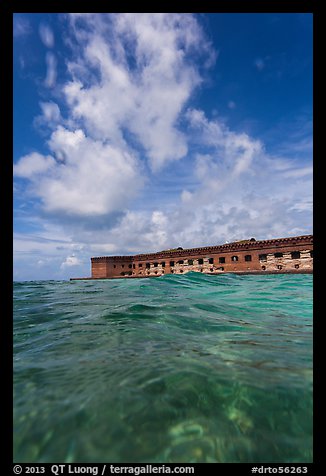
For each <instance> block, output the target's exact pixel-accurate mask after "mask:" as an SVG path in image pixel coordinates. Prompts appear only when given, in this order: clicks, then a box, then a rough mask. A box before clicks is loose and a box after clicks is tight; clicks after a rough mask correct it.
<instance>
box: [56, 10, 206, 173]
mask: <svg viewBox="0 0 326 476" xmlns="http://www.w3.org/2000/svg"><path fill="white" fill-rule="evenodd" d="M71 23H72V25H73V28H74V30H75V33H76V35H77V37H78V38H79V39H80V43H81V45H82V46H83V47H82V49H81V52H80V56H79V57H78V59H77V60H76V61H72V62H70V63H69V68H70V71H71V72H72V75H73V76H74V80H73V81H71V82H70V83H69V84H67V85H66V87H65V88H64V91H65V94H66V98H67V102H68V104H69V105H70V107H71V109H72V113H73V115H74V117H76V118H78V119H82V120H83V121H84V123H85V124H86V127H87V130H88V131H90V132H91V133H92V134H94V135H95V136H96V137H103V135H104V136H105V137H107V138H109V139H110V140H114V141H120V142H121V141H123V127H124V128H127V129H128V130H129V131H130V133H132V134H133V135H134V137H135V139H136V140H138V141H139V143H140V145H141V146H142V147H143V148H144V149H145V151H146V154H147V156H148V159H149V161H150V164H151V166H152V168H153V169H154V170H157V169H159V168H161V167H162V166H164V165H165V164H166V163H167V162H169V161H173V160H178V159H180V158H182V157H184V156H185V155H186V153H187V150H188V148H187V141H186V136H185V135H184V134H183V132H181V130H180V129H179V128H178V119H179V117H180V114H181V112H182V111H183V108H184V106H185V104H186V102H187V100H188V99H189V98H190V95H191V93H192V92H193V91H194V89H195V88H196V87H197V86H198V85H199V84H200V83H201V78H200V74H199V71H198V69H197V68H195V67H194V66H193V63H192V62H191V61H189V57H191V55H193V54H197V55H198V54H199V45H200V50H201V52H202V53H203V54H204V55H205V56H206V57H207V56H213V53H212V48H211V46H210V45H209V43H208V42H207V41H206V40H205V37H204V34H203V32H202V30H201V28H200V27H199V24H198V23H197V21H196V20H195V19H194V18H193V17H192V16H191V15H180V14H122V15H113V16H109V17H106V16H102V15H87V16H84V15H71ZM81 25H83V26H84V29H81ZM86 25H87V27H88V28H90V27H92V30H90V29H88V30H86ZM94 32H95V33H94ZM90 65H91V66H92V67H93V68H95V69H96V71H97V75H93V76H92V77H90V76H89V74H88V78H87V79H88V81H85V79H83V77H85V71H86V70H87V69H88V67H89V66H90ZM88 83H89V84H88Z"/></svg>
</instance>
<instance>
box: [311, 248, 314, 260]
mask: <svg viewBox="0 0 326 476" xmlns="http://www.w3.org/2000/svg"><path fill="white" fill-rule="evenodd" d="M313 257H314V251H313V250H311V251H310V258H313Z"/></svg>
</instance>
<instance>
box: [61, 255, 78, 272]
mask: <svg viewBox="0 0 326 476" xmlns="http://www.w3.org/2000/svg"><path fill="white" fill-rule="evenodd" d="M81 264H82V261H80V260H79V259H78V258H77V256H75V255H71V256H67V257H66V259H65V261H63V262H62V263H61V266H60V268H61V269H64V268H66V267H69V268H70V267H72V266H80V265H81Z"/></svg>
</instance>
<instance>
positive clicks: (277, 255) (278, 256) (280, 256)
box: [274, 253, 283, 258]
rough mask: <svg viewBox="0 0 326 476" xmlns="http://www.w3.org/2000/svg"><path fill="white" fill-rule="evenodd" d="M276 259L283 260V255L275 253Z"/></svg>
mask: <svg viewBox="0 0 326 476" xmlns="http://www.w3.org/2000/svg"><path fill="white" fill-rule="evenodd" d="M274 256H275V258H283V253H274Z"/></svg>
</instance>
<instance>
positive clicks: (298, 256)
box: [291, 251, 300, 259]
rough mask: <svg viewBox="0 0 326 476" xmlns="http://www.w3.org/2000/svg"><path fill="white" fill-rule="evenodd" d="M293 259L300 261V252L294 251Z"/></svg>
mask: <svg viewBox="0 0 326 476" xmlns="http://www.w3.org/2000/svg"><path fill="white" fill-rule="evenodd" d="M291 258H292V259H299V258H300V251H292V253H291Z"/></svg>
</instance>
